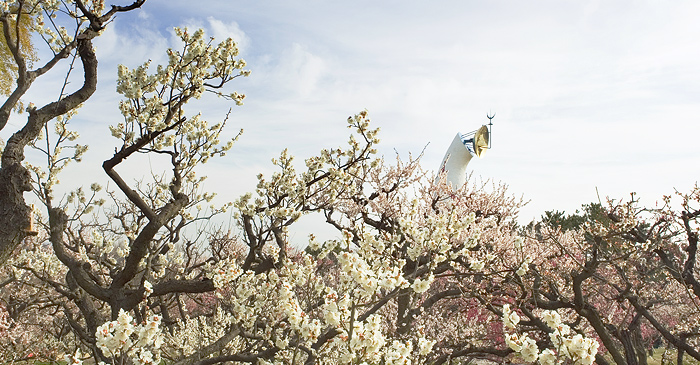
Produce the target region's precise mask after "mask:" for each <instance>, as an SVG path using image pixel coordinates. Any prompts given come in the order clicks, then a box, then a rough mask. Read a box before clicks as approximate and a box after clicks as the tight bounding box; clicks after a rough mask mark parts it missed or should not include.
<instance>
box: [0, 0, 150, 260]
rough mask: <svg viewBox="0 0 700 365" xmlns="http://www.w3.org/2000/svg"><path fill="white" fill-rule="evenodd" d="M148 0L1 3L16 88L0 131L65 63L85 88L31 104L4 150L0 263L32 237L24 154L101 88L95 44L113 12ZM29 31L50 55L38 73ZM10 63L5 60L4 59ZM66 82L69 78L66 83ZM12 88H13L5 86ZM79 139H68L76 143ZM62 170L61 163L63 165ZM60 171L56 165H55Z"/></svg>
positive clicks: (0, 113) (2, 108) (2, 112)
mask: <svg viewBox="0 0 700 365" xmlns="http://www.w3.org/2000/svg"><path fill="white" fill-rule="evenodd" d="M144 2H145V0H136V1H134V2H132V3H131V4H128V5H126V6H116V5H113V6H112V7H111V8H110V9H109V10H106V9H105V5H104V1H102V0H94V1H93V0H90V1H83V0H75V1H54V0H17V1H9V0H3V1H2V2H0V23H1V24H2V31H3V42H2V44H3V47H6V48H7V50H8V51H9V54H10V55H11V59H12V62H10V69H12V70H14V72H15V73H16V75H17V77H16V80H15V81H16V83H15V88H14V90H12V91H11V92H9V93H8V94H9V96H8V97H7V99H5V101H4V102H3V103H2V105H0V130H2V129H4V128H5V127H6V126H7V123H8V120H9V118H10V115H11V114H12V112H13V110H15V111H23V110H24V109H25V106H24V103H23V102H22V101H21V98H22V97H23V96H24V95H25V94H26V92H27V91H28V90H29V88H30V87H31V86H32V84H33V83H34V81H35V80H37V79H38V78H39V77H41V76H42V75H45V74H46V73H48V72H49V71H51V70H53V69H54V67H55V66H56V65H57V64H59V63H60V62H61V61H63V60H66V59H72V60H73V61H75V60H79V62H80V63H81V64H82V80H83V82H82V86H81V87H80V88H78V89H77V90H74V91H68V89H67V88H66V86H67V85H66V84H64V85H63V86H62V87H59V88H58V90H60V91H61V92H60V96H59V97H58V99H57V100H56V101H53V102H50V103H47V104H46V105H43V106H36V105H34V104H33V103H29V104H28V105H27V107H26V112H27V121H26V123H24V125H23V126H22V127H21V128H20V129H19V130H18V131H16V132H15V133H14V134H13V135H12V136H11V137H10V138H9V139H8V140H7V142H6V143H4V144H3V146H2V154H1V157H0V158H1V159H0V212H1V213H0V227H1V228H0V264H4V263H5V262H6V261H7V259H8V257H9V256H10V255H11V253H12V252H13V250H14V249H15V248H16V247H17V246H18V245H19V244H20V243H21V242H22V240H23V239H24V238H25V237H27V235H29V234H31V230H30V229H29V228H30V215H31V211H30V210H31V209H30V207H29V206H28V205H27V204H26V203H25V199H24V193H25V192H27V191H31V190H32V179H31V174H30V172H29V170H28V169H27V167H25V166H24V165H23V161H24V158H25V157H24V150H25V148H27V146H29V145H30V144H32V143H33V142H34V141H35V140H36V138H37V137H39V136H40V134H41V133H42V131H44V130H45V128H46V127H47V125H48V123H49V122H50V121H51V120H54V119H57V121H58V122H59V124H60V122H61V120H59V119H62V118H63V117H70V116H71V115H72V114H73V113H75V111H76V110H77V108H78V107H79V106H80V105H81V104H82V103H83V102H85V101H86V100H88V99H89V98H90V96H91V95H92V94H93V93H94V92H95V88H96V85H97V57H96V55H95V52H94V50H93V46H92V40H93V39H94V38H95V37H97V36H99V34H100V33H101V32H102V30H103V29H104V28H105V26H106V25H107V24H108V23H109V21H110V20H111V19H112V18H113V17H114V15H115V14H117V13H120V12H126V11H130V10H133V9H136V8H138V7H140V6H141V5H142V4H143V3H144ZM28 32H31V33H33V34H36V35H37V36H40V37H41V38H42V39H43V40H44V42H45V43H46V45H47V46H48V49H49V51H50V52H51V54H52V57H50V58H49V59H48V61H46V62H45V63H43V64H40V65H39V67H37V68H36V69H33V70H32V69H30V68H29V67H30V66H31V63H30V61H32V60H33V58H34V53H33V52H30V51H31V50H30V49H29V48H28V45H27V39H28V37H29V36H28V34H27V33H28ZM5 61H7V60H5ZM67 80H68V78H66V83H67ZM6 85H9V84H6ZM75 137H76V136H75V135H70V136H66V138H68V139H75ZM84 150H85V147H84V146H79V145H75V146H74V152H75V154H74V156H72V158H73V159H79V158H80V155H81V154H82V153H84ZM59 166H60V165H59ZM56 167H58V166H56Z"/></svg>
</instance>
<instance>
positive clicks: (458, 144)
mask: <svg viewBox="0 0 700 365" xmlns="http://www.w3.org/2000/svg"><path fill="white" fill-rule="evenodd" d="M489 119H491V118H489ZM489 125H491V124H489ZM490 136H491V131H490V130H489V128H488V127H487V126H485V125H482V126H481V128H479V129H477V130H475V131H473V132H469V133H467V134H459V133H457V135H456V136H455V138H454V139H453V140H452V143H451V144H450V147H448V148H447V153H445V157H444V158H443V159H442V164H441V165H440V170H438V173H443V172H444V173H445V179H446V181H447V184H449V185H452V187H453V188H454V189H457V188H460V187H461V186H462V185H464V183H465V182H466V181H467V164H469V161H471V159H472V157H473V156H474V155H476V156H477V157H481V155H482V154H483V152H484V150H486V149H488V148H489V139H490V138H489V137H490Z"/></svg>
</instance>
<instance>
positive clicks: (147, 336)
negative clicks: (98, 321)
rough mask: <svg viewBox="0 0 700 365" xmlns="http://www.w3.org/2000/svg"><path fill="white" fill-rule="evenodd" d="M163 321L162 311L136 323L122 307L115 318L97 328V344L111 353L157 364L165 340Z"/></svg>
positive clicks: (140, 361) (135, 361) (107, 352)
mask: <svg viewBox="0 0 700 365" xmlns="http://www.w3.org/2000/svg"><path fill="white" fill-rule="evenodd" d="M160 321H161V318H160V316H159V315H151V316H149V317H148V319H146V321H145V322H144V323H141V324H137V323H136V322H135V321H134V318H133V317H132V316H131V315H129V314H128V313H127V312H125V311H124V310H123V309H120V310H119V315H118V316H117V319H116V320H114V321H110V322H105V323H104V324H102V325H101V326H99V327H98V328H97V332H96V333H95V339H96V344H97V347H98V348H99V349H100V350H102V352H103V353H104V354H105V355H107V356H109V357H119V356H128V357H130V358H131V359H132V360H133V361H134V363H136V364H158V363H160V351H159V350H160V346H161V345H162V344H163V334H162V332H161V331H160V328H159V327H160Z"/></svg>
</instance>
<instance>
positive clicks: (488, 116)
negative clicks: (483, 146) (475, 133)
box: [486, 110, 496, 148]
mask: <svg viewBox="0 0 700 365" xmlns="http://www.w3.org/2000/svg"><path fill="white" fill-rule="evenodd" d="M489 114H491V111H490V110H489V112H488V114H486V118H489V148H491V139H492V137H493V136H492V135H491V126H492V125H493V121H492V119H493V118H494V117H496V113H493V115H489Z"/></svg>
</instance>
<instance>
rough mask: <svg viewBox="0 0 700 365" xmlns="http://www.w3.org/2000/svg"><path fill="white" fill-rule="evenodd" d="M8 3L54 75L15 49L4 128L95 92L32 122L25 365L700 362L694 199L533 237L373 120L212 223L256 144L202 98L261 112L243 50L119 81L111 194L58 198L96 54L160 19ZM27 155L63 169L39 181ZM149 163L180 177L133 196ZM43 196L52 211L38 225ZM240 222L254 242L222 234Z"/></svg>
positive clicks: (14, 242) (219, 49)
mask: <svg viewBox="0 0 700 365" xmlns="http://www.w3.org/2000/svg"><path fill="white" fill-rule="evenodd" d="M10 3H12V4H10ZM3 4H4V8H3V11H4V12H3V15H2V17H1V18H0V20H2V22H3V23H2V24H3V26H4V29H8V24H12V21H21V19H22V17H26V16H31V17H32V19H34V23H32V22H30V23H29V24H34V25H31V26H32V27H35V28H32V30H33V31H35V32H39V33H40V34H42V35H44V37H45V39H46V40H47V43H48V44H49V45H51V46H52V47H53V48H52V49H53V50H54V52H55V53H54V54H55V56H54V57H53V58H52V59H51V60H50V61H49V62H48V63H46V64H45V65H44V66H42V67H40V68H39V69H37V70H36V71H27V64H26V62H25V61H23V57H24V56H23V54H22V52H20V51H19V50H18V47H17V44H18V41H17V40H16V39H15V38H13V37H17V34H19V33H18V31H17V29H18V28H15V30H16V31H15V32H14V33H12V32H9V35H8V32H5V37H6V43H7V44H8V46H9V49H10V51H11V52H12V55H13V58H14V59H15V61H16V63H17V67H18V81H17V88H16V90H15V91H14V92H12V93H11V95H10V97H9V98H8V100H7V101H6V102H5V104H3V106H2V107H1V108H0V117H2V118H0V127H5V125H6V124H7V119H8V118H9V114H10V113H11V110H12V109H13V108H17V107H18V106H20V101H19V98H20V97H21V96H22V95H23V94H24V93H25V92H26V91H27V90H28V88H29V86H30V85H31V82H32V81H33V80H34V79H35V78H36V77H38V76H40V75H42V74H43V73H46V72H48V71H49V70H50V69H51V68H52V67H53V65H55V64H56V63H57V62H59V61H60V60H61V59H63V58H66V57H71V56H72V57H73V58H75V60H77V59H80V62H81V63H82V64H83V79H84V84H83V86H82V87H81V88H80V89H79V90H77V91H75V92H73V93H68V94H65V95H62V96H61V98H60V99H59V100H58V101H56V102H53V103H49V104H47V105H45V106H43V107H40V108H37V107H35V106H30V107H28V108H27V112H28V119H27V124H26V125H25V126H23V128H22V129H21V130H20V131H18V132H17V133H15V135H13V136H12V137H11V138H10V140H8V142H7V144H6V146H5V147H4V149H3V154H2V165H1V166H0V192H2V194H0V207H2V209H3V213H2V214H0V219H1V220H2V221H0V227H2V228H0V248H1V249H0V261H1V262H4V263H5V265H4V266H2V267H0V269H1V270H2V273H3V274H2V275H3V276H2V281H0V299H1V300H2V302H0V334H4V335H6V336H3V337H2V338H0V343H2V344H3V345H6V346H2V350H1V351H6V352H5V353H2V355H3V356H5V357H6V358H8V359H11V361H17V360H26V359H30V358H35V359H42V360H56V359H58V358H60V357H61V355H62V354H63V355H65V361H66V362H68V363H71V364H79V363H81V362H82V361H84V360H86V359H88V358H91V360H90V361H96V362H104V363H111V364H117V363H118V364H126V363H141V364H156V363H160V362H161V361H165V362H166V363H173V364H217V363H255V364H296V363H304V364H317V363H318V364H336V363H339V364H362V363H367V364H380V363H381V364H412V363H435V364H443V363H460V362H468V361H470V360H471V359H473V358H475V357H486V358H490V359H492V360H501V359H506V360H514V359H517V360H514V361H524V362H528V363H535V362H539V363H541V364H554V363H573V364H591V363H593V361H596V362H597V363H600V364H605V363H608V362H609V361H612V362H615V363H617V364H630V363H631V364H634V363H645V361H646V355H645V354H646V350H647V349H648V346H649V344H651V343H652V342H654V341H657V340H658V339H659V338H663V340H664V341H666V342H667V343H668V344H669V345H670V346H671V347H674V348H676V349H678V361H679V362H680V361H682V356H683V355H684V354H687V355H689V356H691V357H694V358H696V359H699V360H700V354H698V341H699V340H698V336H697V333H698V319H699V318H700V312H698V308H700V307H699V306H698V304H700V299H699V297H698V296H699V295H700V284H699V283H700V281H698V279H697V277H696V273H695V271H696V265H697V260H696V254H697V243H698V224H697V219H698V216H700V190H699V189H698V188H695V189H694V190H693V191H692V192H691V193H690V194H688V195H681V196H680V200H681V206H682V209H681V211H680V212H675V211H673V210H672V209H671V208H670V207H671V199H670V198H669V199H667V200H665V203H666V205H664V206H663V207H661V208H656V209H643V208H640V207H638V206H637V204H636V201H635V200H634V199H633V200H632V201H630V202H626V203H620V202H610V204H609V205H608V206H606V207H605V208H603V207H601V208H600V210H599V211H598V212H599V213H602V214H599V215H596V216H594V217H590V219H583V220H571V222H575V226H576V227H572V228H571V229H565V228H563V227H562V226H561V225H555V224H540V225H533V226H532V227H530V228H529V229H528V230H521V229H519V226H518V224H517V212H518V209H519V207H520V206H521V205H522V201H521V200H519V199H517V198H514V197H512V196H510V195H509V193H508V192H507V189H506V187H505V186H503V185H488V184H482V185H474V184H468V185H463V186H457V187H454V186H451V185H449V184H447V183H446V181H445V176H443V175H439V176H437V178H436V177H435V176H431V174H430V173H429V172H427V171H424V170H422V169H421V167H420V164H419V162H420V159H419V158H418V159H414V158H412V157H409V159H408V160H407V161H404V160H401V159H399V158H397V160H396V162H395V163H389V162H387V160H385V159H383V158H378V157H377V156H376V145H377V143H379V139H378V133H379V131H378V129H375V128H374V127H373V126H372V125H371V123H370V119H369V116H368V113H367V112H366V111H363V112H360V113H358V114H357V115H355V116H352V117H350V118H348V120H347V126H348V127H349V128H350V129H352V134H351V136H350V139H349V140H348V143H347V145H346V146H343V147H339V148H332V149H324V150H322V151H321V152H320V153H319V154H318V155H317V156H314V157H311V158H308V159H306V160H305V161H304V163H303V165H302V164H299V165H297V164H295V162H294V159H293V157H292V156H290V155H289V154H288V153H287V151H286V150H285V151H283V152H282V153H281V155H280V157H279V158H276V159H274V160H273V164H274V165H275V166H276V168H277V169H278V171H277V172H275V173H273V174H271V175H270V176H264V175H262V174H261V175H259V176H258V184H257V187H256V190H255V191H254V192H252V193H249V194H245V195H243V196H241V197H240V198H238V199H237V200H235V202H233V203H230V204H224V205H223V206H216V205H210V206H209V207H205V206H206V205H209V204H211V202H212V198H213V194H211V193H206V192H204V185H203V180H204V179H203V177H200V176H198V175H197V174H196V172H197V168H198V167H199V166H201V164H203V163H206V162H207V161H208V160H210V159H211V158H219V157H222V156H224V155H225V154H226V152H227V151H228V150H229V149H230V148H232V146H233V143H234V141H235V139H236V138H238V137H237V136H236V137H234V138H232V139H230V140H225V141H222V139H223V135H224V127H225V126H226V122H227V120H228V115H226V116H224V117H223V118H222V119H223V120H222V121H221V122H219V123H214V124H210V123H209V122H207V121H205V120H203V118H202V117H201V116H200V115H199V114H197V113H194V114H192V113H188V112H187V110H186V109H187V107H188V103H190V102H193V101H195V100H196V99H198V98H200V97H202V96H203V95H205V94H211V95H216V96H219V97H221V98H224V99H226V100H229V101H233V102H235V103H236V104H242V102H243V99H244V95H242V94H239V93H237V92H235V91H234V92H231V91H227V89H228V87H229V85H230V83H231V81H233V80H234V79H236V78H238V77H241V76H247V75H248V74H249V71H247V70H245V67H246V64H245V61H243V60H242V59H241V58H239V57H238V49H237V47H236V43H235V42H234V41H233V40H232V39H226V40H224V41H222V42H220V43H217V42H215V40H213V39H207V38H206V37H205V36H204V33H203V32H202V31H201V30H196V31H190V30H187V29H180V28H176V29H175V34H176V35H177V37H178V38H179V39H180V40H181V44H180V47H179V48H177V49H169V50H168V51H167V56H168V63H167V64H166V65H159V66H155V67H152V66H151V65H150V62H146V63H144V64H143V65H141V66H138V67H136V68H134V69H129V68H127V67H125V66H120V67H119V69H118V81H117V85H118V86H117V91H118V92H119V93H120V94H121V95H122V96H123V100H122V101H121V102H120V104H119V109H120V111H121V113H122V115H123V121H122V122H121V123H116V124H114V125H112V126H110V132H111V135H112V136H113V137H114V138H115V139H116V140H117V141H118V142H117V146H116V148H115V152H114V154H113V155H112V156H108V158H107V159H106V160H105V161H104V163H103V165H102V168H103V171H104V172H105V173H106V175H107V176H108V177H109V179H111V182H112V183H113V184H114V187H113V188H112V189H111V190H110V189H103V188H102V187H101V186H100V185H97V184H93V185H91V186H90V188H89V189H86V188H85V189H84V188H83V187H78V188H76V189H74V190H73V191H72V192H71V193H69V194H67V195H66V196H64V197H59V198H57V197H56V196H55V195H56V189H55V187H56V184H57V183H58V177H59V175H60V172H61V169H62V168H63V166H65V164H66V163H67V162H68V161H71V160H78V159H79V158H80V156H81V155H82V154H83V153H85V150H86V147H84V146H80V145H72V144H73V143H75V141H76V140H77V138H78V135H77V133H76V132H74V131H71V130H70V128H69V124H68V119H69V118H70V116H72V115H73V114H74V113H75V110H76V108H77V106H78V105H79V104H80V103H82V102H84V101H85V100H87V99H88V98H89V97H90V95H91V94H92V92H94V88H95V82H96V74H95V72H96V68H95V62H96V59H95V55H94V52H93V51H92V48H91V44H90V40H91V39H93V38H94V37H96V36H97V35H99V32H100V31H101V29H102V28H103V27H104V25H105V24H106V22H107V21H108V20H109V19H110V18H111V17H112V16H114V14H116V13H117V12H122V11H128V10H131V9H135V8H137V7H139V6H141V5H142V4H143V1H136V2H134V3H132V4H131V5H128V6H124V7H120V6H113V7H112V8H111V10H109V11H105V10H104V9H103V7H104V6H103V4H102V3H101V2H89V3H86V2H83V1H80V0H76V1H75V2H60V3H59V2H49V1H37V2H29V1H17V2H4V3H3ZM59 8H60V10H62V13H65V16H68V17H69V18H70V19H73V20H76V19H77V20H78V22H77V23H76V24H78V26H77V28H75V29H73V30H72V33H69V32H68V31H67V30H65V29H64V28H57V29H56V30H55V31H50V30H47V29H46V28H44V27H43V21H44V20H43V19H44V18H43V15H41V14H49V15H51V14H53V13H57V12H58V11H59ZM51 24H55V23H54V22H52V23H51ZM13 34H14V35H13ZM13 47H14V48H13ZM23 62H24V63H23ZM190 106H191V104H190ZM20 109H21V108H20ZM51 121H53V128H49V123H50V122H51ZM42 131H43V134H44V135H43V137H44V139H43V140H41V139H39V137H40V135H41V132H42ZM49 136H50V137H51V138H49ZM49 141H51V142H49ZM71 146H72V148H73V152H74V153H72V154H68V155H66V154H65V153H64V151H65V149H66V148H68V147H71ZM26 147H33V148H36V149H38V150H39V151H40V152H41V153H43V154H44V156H45V157H46V161H47V162H46V164H45V165H43V164H42V165H40V164H26V163H25V164H23V162H24V149H25V148H26ZM142 158H153V159H158V160H159V161H160V162H162V164H160V166H167V168H166V169H164V170H163V171H152V173H151V174H150V177H148V178H144V180H140V181H137V182H131V181H127V179H126V178H124V177H123V176H122V173H121V172H122V171H123V169H124V168H125V166H126V165H127V164H128V163H132V162H133V161H135V160H139V159H142ZM300 166H302V167H301V168H300ZM297 169H300V170H299V171H297ZM3 189H4V190H3ZM25 191H33V192H34V193H35V194H36V196H37V197H38V199H39V201H40V204H41V206H42V209H41V210H42V211H45V212H46V214H45V215H43V216H41V215H40V216H38V217H37V222H36V226H35V227H31V219H30V215H29V207H28V206H27V205H26V203H25V202H24V198H23V195H22V194H23V193H24V192H25ZM227 209H233V211H234V213H233V217H234V218H235V222H236V227H227V228H223V227H215V226H213V225H211V224H210V223H209V222H210V219H211V218H212V217H213V216H215V215H217V214H219V213H222V212H224V211H226V210H227ZM308 214H318V215H322V216H323V217H324V218H325V221H326V223H327V224H328V225H329V226H330V227H332V228H334V229H335V230H336V231H337V235H336V236H335V238H333V239H329V240H326V241H323V242H321V241H318V240H317V239H316V238H315V237H314V236H313V235H311V236H310V237H309V241H308V247H307V248H306V249H305V250H297V249H294V248H292V247H290V246H289V239H288V231H289V230H290V229H291V227H293V225H295V224H296V223H297V222H298V221H299V219H300V218H301V217H302V216H305V215H308ZM34 232H36V235H37V237H36V238H34V239H32V240H24V238H26V236H27V235H30V234H33V233H34ZM12 252H14V253H15V254H14V255H10V253H12ZM32 326H35V327H32ZM39 326H40V327H42V328H49V329H50V330H48V331H41V332H40V331H37V330H36V329H35V328H36V327H39Z"/></svg>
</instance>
